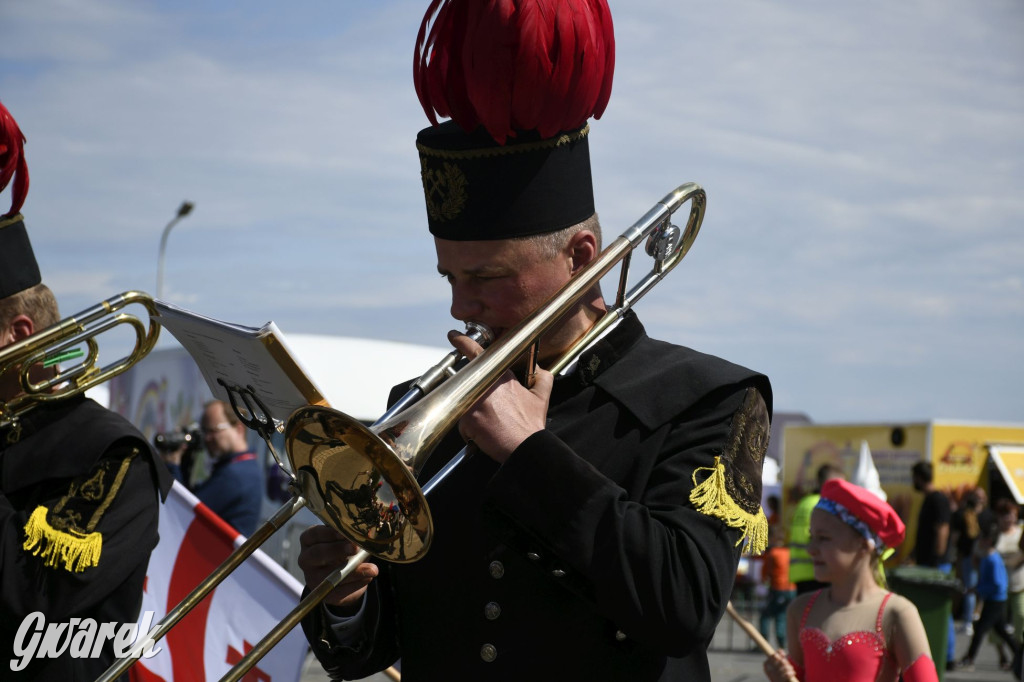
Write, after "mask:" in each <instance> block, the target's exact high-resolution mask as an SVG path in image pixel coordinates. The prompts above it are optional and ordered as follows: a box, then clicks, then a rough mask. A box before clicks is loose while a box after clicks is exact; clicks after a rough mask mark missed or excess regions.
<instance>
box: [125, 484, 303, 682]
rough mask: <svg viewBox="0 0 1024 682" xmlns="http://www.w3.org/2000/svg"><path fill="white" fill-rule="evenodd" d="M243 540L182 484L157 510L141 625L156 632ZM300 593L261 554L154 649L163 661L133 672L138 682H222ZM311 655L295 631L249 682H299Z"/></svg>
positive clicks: (150, 661)
mask: <svg viewBox="0 0 1024 682" xmlns="http://www.w3.org/2000/svg"><path fill="white" fill-rule="evenodd" d="M243 541H244V538H243V537H242V536H241V535H239V533H238V532H237V531H236V530H234V529H233V528H232V527H231V526H229V525H228V524H227V523H226V522H224V521H223V520H222V519H221V518H220V517H218V516H217V515H216V514H214V513H213V512H212V511H211V510H210V509H209V508H208V507H207V506H206V505H204V504H203V503H202V502H200V501H199V500H198V499H197V498H196V497H195V496H194V495H193V494H192V493H190V492H189V491H188V490H187V489H186V488H185V487H184V486H182V485H181V484H179V483H178V482H177V481H175V483H174V487H172V488H171V492H170V494H169V495H168V496H167V502H166V503H165V504H163V505H162V506H161V509H160V544H158V545H157V547H156V549H155V550H153V554H152V556H151V557H150V559H149V570H148V572H147V574H146V587H145V592H144V594H143V600H142V613H141V614H140V617H139V620H140V621H142V620H143V618H144V617H145V615H146V611H154V612H155V614H154V617H153V619H152V620H151V621H150V622H151V623H153V624H155V623H157V622H159V621H160V619H162V618H163V617H164V615H166V613H167V611H169V610H170V609H172V608H174V607H175V606H177V605H178V603H179V602H180V601H181V600H182V599H184V598H185V596H186V595H188V593H189V592H191V591H192V590H193V589H194V588H195V587H196V586H197V585H198V584H199V583H200V582H202V581H203V579H204V578H206V577H207V576H208V575H209V574H210V573H212V572H213V570H214V569H216V568H217V567H218V566H219V565H220V564H221V563H222V562H223V561H224V559H226V558H227V556H228V555H229V554H230V553H231V551H232V550H233V549H234V548H235V547H237V546H238V545H240V544H242V542H243ZM301 592H302V585H301V584H300V583H299V581H297V580H296V579H295V578H294V577H292V575H291V574H289V573H288V572H287V571H285V570H284V569H283V568H281V567H280V566H279V565H278V564H277V563H275V562H274V561H273V560H271V559H270V558H269V557H267V555H266V554H264V553H263V552H261V551H259V550H257V551H256V553H255V554H253V555H252V556H251V557H249V558H248V559H246V561H245V563H243V564H242V565H241V566H239V567H238V568H237V569H235V571H234V572H233V573H231V575H230V576H228V577H227V578H226V579H225V580H224V582H222V583H221V584H220V585H219V586H217V588H216V589H215V590H214V592H213V594H212V595H209V596H207V597H206V598H205V599H204V600H203V601H202V602H200V603H199V605H198V606H196V607H195V608H194V609H193V610H192V611H191V612H190V613H189V614H188V615H187V616H185V617H184V618H183V619H182V620H181V622H180V623H178V625H176V626H175V627H174V628H172V629H171V631H170V632H168V633H167V635H166V637H164V639H162V640H160V641H159V642H157V644H156V645H155V647H154V648H155V649H156V648H158V649H161V651H160V653H158V654H157V655H155V656H154V657H152V658H143V659H140V660H139V661H138V662H136V663H135V665H134V666H132V668H131V671H130V672H131V679H132V680H133V681H138V682H207V680H219V679H220V678H221V677H222V676H223V675H224V674H225V673H227V671H228V670H229V669H230V668H231V667H232V666H233V665H234V664H235V663H237V662H238V661H239V660H240V659H241V658H242V656H244V655H245V654H246V653H248V651H249V650H250V649H251V648H252V647H253V645H255V644H256V643H257V642H258V641H259V640H260V639H262V638H263V636H264V635H266V634H267V633H268V632H269V631H270V630H271V629H272V628H273V627H274V626H275V625H277V624H278V623H279V622H280V621H281V620H282V619H283V618H284V616H285V615H286V614H287V613H288V612H289V611H291V610H292V608H294V607H295V605H296V604H297V603H298V602H299V596H300V594H301ZM306 652H307V644H306V639H305V637H304V636H303V634H302V631H301V628H295V629H294V630H292V631H291V632H290V633H288V635H287V636H286V637H285V638H284V639H283V640H282V641H281V642H280V643H279V644H278V645H277V646H276V647H274V649H273V650H272V651H271V652H270V653H269V654H267V655H266V656H265V657H264V658H263V659H262V660H261V661H260V662H259V663H257V664H256V667H255V668H253V669H252V670H251V671H250V672H249V673H248V674H247V675H246V676H245V678H244V679H245V680H246V681H247V682H296V681H297V680H298V679H299V677H300V675H301V672H302V664H303V662H304V660H305V657H306Z"/></svg>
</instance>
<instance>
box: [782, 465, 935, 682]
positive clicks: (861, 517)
mask: <svg viewBox="0 0 1024 682" xmlns="http://www.w3.org/2000/svg"><path fill="white" fill-rule="evenodd" d="M905 532H906V529H905V527H904V525H903V522H902V521H901V520H900V518H899V516H897V515H896V512H895V511H893V508H892V507H890V506H889V505H888V504H886V503H885V502H884V501H883V500H882V499H880V498H879V497H877V496H876V495H874V494H873V493H871V492H869V491H868V490H865V489H864V488H861V487H859V486H856V485H853V484H852V483H847V482H846V481H843V480H831V481H828V482H827V483H826V484H825V485H824V486H823V487H822V489H821V500H820V501H819V502H818V505H817V506H816V507H815V509H814V512H813V513H812V515H811V539H810V543H809V546H808V553H809V554H810V555H811V559H812V560H813V562H814V579H815V580H819V581H821V582H827V583H831V584H830V585H829V586H828V587H826V588H824V589H822V590H818V591H817V592H813V593H810V594H805V595H801V596H800V597H797V598H796V599H795V600H794V601H793V602H792V603H791V604H790V606H789V609H788V610H787V612H786V632H787V637H786V640H787V642H789V655H787V654H786V652H785V651H782V650H780V651H777V652H775V654H774V655H773V656H771V657H769V658H768V659H767V660H766V661H765V664H764V670H765V673H767V675H768V678H769V679H770V680H772V682H787V681H789V680H794V679H796V680H801V681H803V682H825V681H829V682H831V681H833V680H844V681H846V682H895V680H897V679H899V677H900V675H901V674H902V676H903V679H904V680H905V681H906V682H933V681H935V680H938V675H937V673H936V671H935V664H934V663H933V662H932V658H931V653H930V651H929V649H928V639H927V637H926V636H925V632H924V626H923V625H922V624H921V617H920V615H919V614H918V612H917V608H916V607H915V606H914V605H913V604H911V603H910V602H909V601H907V600H906V599H904V598H903V597H901V596H899V595H897V594H893V593H892V592H889V591H888V590H887V589H885V576H884V573H883V571H882V563H881V558H882V554H883V553H884V552H885V551H886V550H887V549H891V548H894V547H896V546H898V545H899V544H900V543H901V542H903V537H904V534H905Z"/></svg>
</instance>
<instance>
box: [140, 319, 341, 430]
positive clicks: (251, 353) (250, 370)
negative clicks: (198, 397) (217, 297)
mask: <svg viewBox="0 0 1024 682" xmlns="http://www.w3.org/2000/svg"><path fill="white" fill-rule="evenodd" d="M154 303H155V305H156V309H157V312H158V317H157V318H156V321H157V323H159V324H160V326H162V327H164V328H165V329H166V330H167V331H168V332H170V333H171V334H172V335H173V336H174V338H176V339H177V340H178V342H179V343H181V345H182V346H183V347H184V348H185V350H186V351H188V353H189V354H190V355H191V356H192V359H193V360H195V362H196V364H197V365H198V366H199V369H200V371H201V372H202V373H203V377H204V378H205V379H206V383H207V384H208V385H209V386H210V390H211V391H213V395H214V396H215V397H216V398H218V399H220V400H225V401H229V400H230V396H229V395H228V388H226V387H225V384H226V385H227V387H233V390H236V391H242V392H244V391H245V390H249V391H251V392H252V393H253V395H255V396H256V398H258V399H259V401H260V402H261V403H262V404H263V405H264V406H265V408H266V410H267V412H268V413H269V415H268V416H270V417H271V418H272V419H273V421H274V423H275V425H277V426H278V428H279V429H280V427H281V426H282V425H283V424H284V423H285V422H286V421H287V420H288V417H289V416H290V415H291V413H292V412H293V411H295V410H296V409H298V408H300V407H303V406H305V405H325V406H326V405H327V401H326V399H325V398H324V397H323V391H321V390H320V389H319V388H318V387H317V386H316V384H315V383H314V382H313V380H312V379H311V378H310V377H309V374H308V373H307V372H306V371H305V370H304V369H303V368H302V366H301V365H300V364H299V362H298V360H297V359H296V358H295V355H294V354H293V353H291V351H290V350H289V349H288V346H287V344H286V343H285V339H284V334H282V333H281V330H280V329H278V328H277V325H276V324H274V323H273V322H267V323H266V324H265V325H263V326H262V327H246V326H243V325H239V324H234V323H231V322H223V321H221V320H215V319H213V318H211V317H206V316H205V315H200V314H198V313H194V312H192V311H189V310H185V309H184V308H179V307H178V306H175V305H172V304H170V303H166V302H164V301H159V300H158V301H155V302H154ZM238 396H239V394H238V393H236V401H238ZM239 404H242V403H241V402H239Z"/></svg>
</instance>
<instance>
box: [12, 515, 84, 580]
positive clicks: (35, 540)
mask: <svg viewBox="0 0 1024 682" xmlns="http://www.w3.org/2000/svg"><path fill="white" fill-rule="evenodd" d="M22 549H24V550H26V551H28V550H31V551H32V554H33V555H34V556H40V555H42V558H43V560H44V564H45V565H46V566H48V567H50V568H59V567H61V565H63V567H64V570H66V571H73V572H75V573H81V572H82V571H84V570H85V569H87V568H89V567H90V566H96V565H97V564H99V562H100V553H101V552H102V551H103V535H101V534H100V533H98V532H92V533H88V534H86V535H80V534H77V533H71V532H67V531H62V530H57V529H56V528H54V527H53V526H51V525H50V524H49V522H48V521H47V520H46V507H41V506H40V507H36V510H35V511H34V512H32V516H30V517H29V519H28V523H26V524H25V544H24V545H22Z"/></svg>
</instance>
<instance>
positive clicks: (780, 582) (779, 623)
mask: <svg viewBox="0 0 1024 682" xmlns="http://www.w3.org/2000/svg"><path fill="white" fill-rule="evenodd" d="M762 558H763V559H764V566H763V571H762V574H761V575H762V576H763V580H764V582H766V583H768V599H767V601H766V602H765V605H764V609H762V610H761V628H760V629H761V634H762V635H764V638H765V639H769V638H770V630H771V622H772V621H775V638H776V639H777V640H778V642H779V648H780V649H785V648H786V607H788V606H789V602H791V601H793V597H795V596H796V585H794V584H793V583H791V582H789V547H788V546H786V541H785V537H783V531H782V528H781V526H779V524H777V523H775V524H771V525H769V526H768V551H766V552H765V554H764V556H763V557H762Z"/></svg>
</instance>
